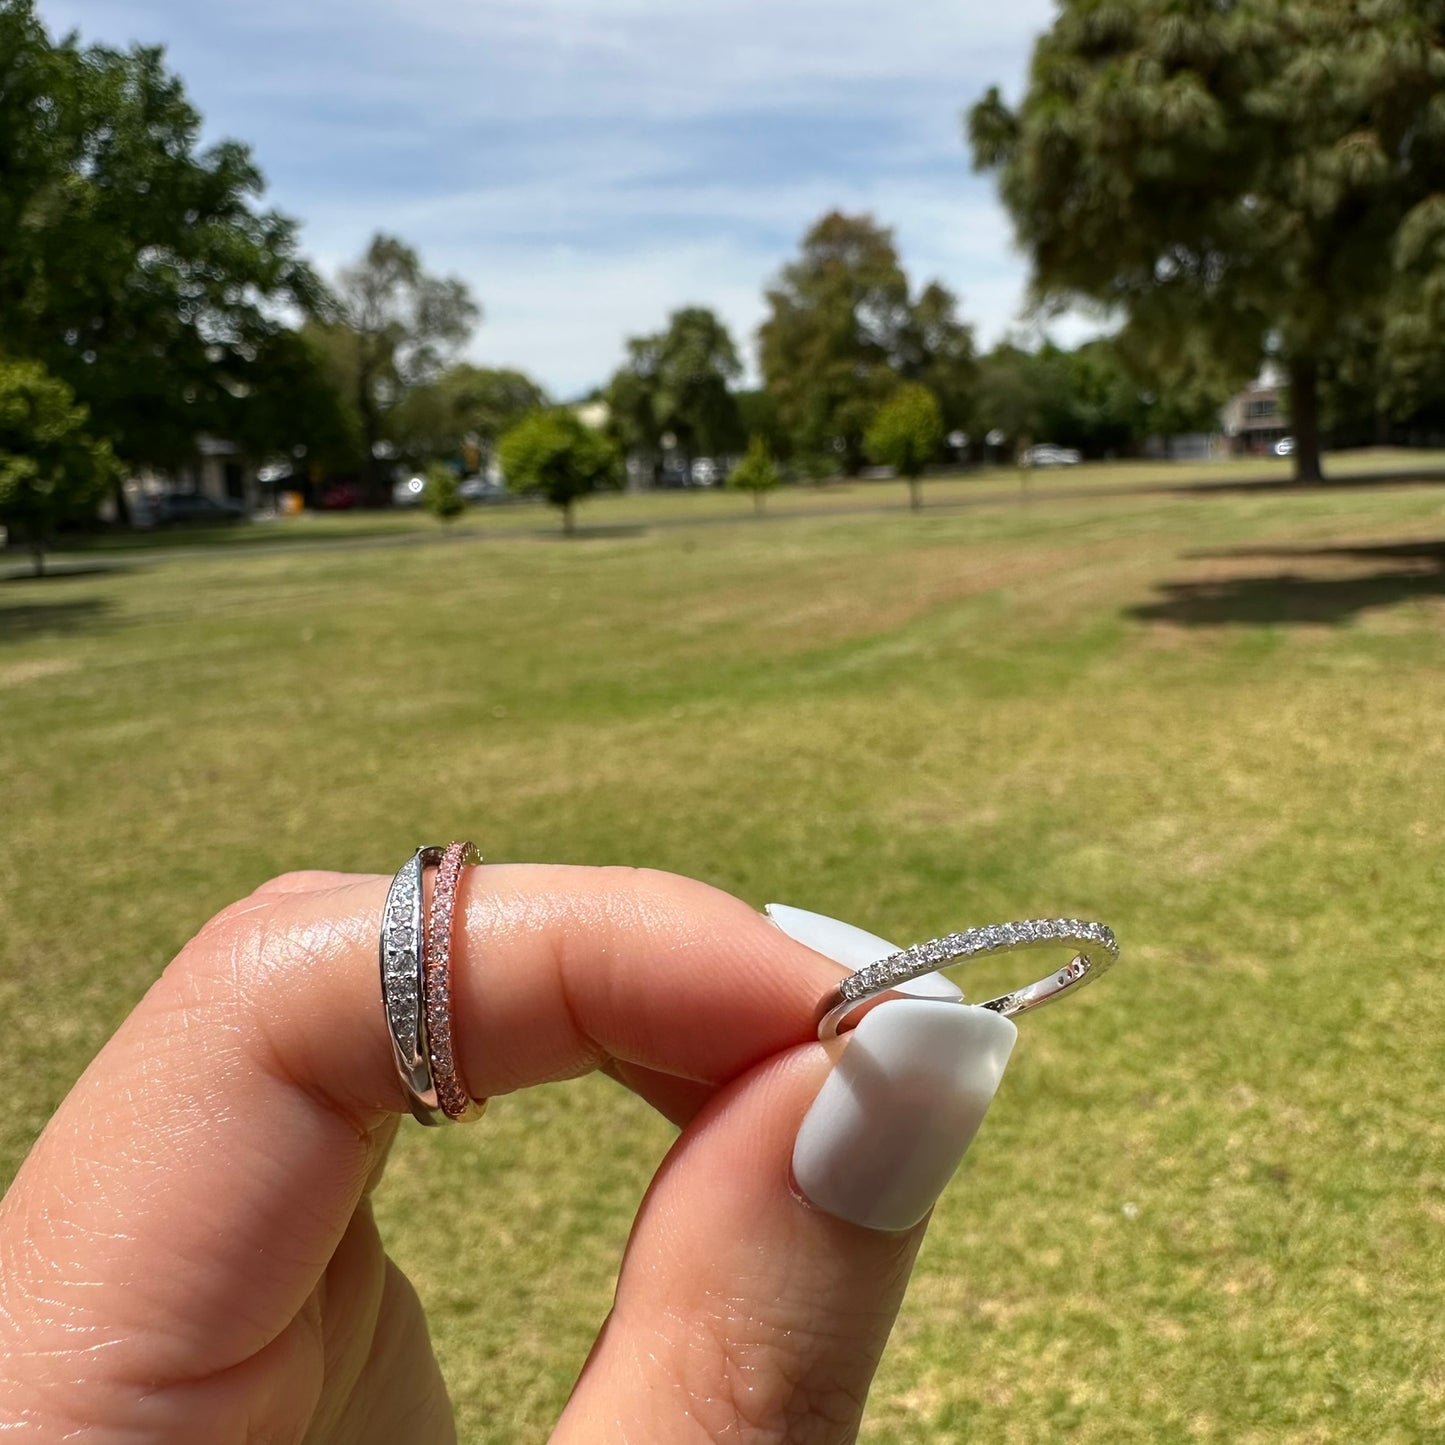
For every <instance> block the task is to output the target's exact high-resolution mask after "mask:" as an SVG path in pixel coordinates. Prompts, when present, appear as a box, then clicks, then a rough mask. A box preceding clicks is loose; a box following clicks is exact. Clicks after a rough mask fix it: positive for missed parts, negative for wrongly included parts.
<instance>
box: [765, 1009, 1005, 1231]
mask: <svg viewBox="0 0 1445 1445" xmlns="http://www.w3.org/2000/svg"><path fill="white" fill-rule="evenodd" d="M844 1037H845V1042H844V1045H843V1050H842V1054H841V1056H840V1057H839V1059H838V1061H837V1063H835V1064H834V1066H833V1070H832V1072H831V1073H830V1074H829V1075H828V1077H827V1079H826V1080H825V1081H824V1083H823V1087H822V1089H820V1090H819V1092H818V1097H817V1098H816V1099H815V1100H814V1101H813V1104H812V1106H811V1107H810V1108H809V1110H808V1112H807V1114H806V1115H804V1117H803V1125H802V1128H801V1129H799V1131H798V1139H797V1143H796V1144H795V1145H794V1148H793V1177H794V1178H795V1179H796V1180H797V1182H798V1187H799V1188H800V1189H801V1190H802V1191H803V1193H804V1194H805V1195H806V1196H807V1197H808V1198H809V1199H810V1200H811V1201H812V1202H813V1203H814V1204H816V1205H817V1206H818V1208H819V1209H822V1210H825V1211H826V1212H827V1213H829V1214H833V1215H836V1216H837V1217H838V1218H839V1219H846V1220H848V1221H849V1222H850V1223H853V1224H861V1225H863V1226H865V1227H866V1228H868V1229H888V1230H894V1229H908V1228H911V1227H912V1226H913V1225H915V1224H917V1223H918V1221H919V1220H920V1219H922V1218H923V1216H924V1215H925V1214H927V1213H928V1211H929V1210H930V1209H931V1208H932V1207H933V1205H934V1203H935V1201H936V1200H937V1199H938V1196H939V1195H940V1194H942V1193H943V1188H944V1186H945V1185H946V1184H947V1183H948V1181H949V1179H951V1178H952V1177H953V1172H954V1170H955V1169H957V1168H958V1165H959V1162H960V1161H961V1160H962V1159H963V1156H964V1155H965V1154H966V1153H967V1152H968V1146H969V1145H970V1144H971V1143H972V1142H973V1136H974V1135H975V1134H977V1133H978V1128H979V1125H980V1124H982V1123H983V1116H984V1115H985V1114H987V1113H988V1106H989V1104H990V1103H991V1102H992V1101H993V1096H994V1094H995V1092H996V1091H997V1090H998V1085H999V1080H1000V1079H1002V1078H1003V1071H1004V1069H1005V1067H1006V1066H1007V1064H1008V1061H1009V1055H1010V1054H1011V1053H1012V1052H1013V1046H1014V1040H1015V1039H1017V1038H1018V1030H1017V1029H1016V1028H1015V1027H1014V1025H1013V1023H1012V1022H1011V1021H1010V1020H1008V1019H1006V1018H1004V1017H1003V1016H1002V1015H1001V1014H996V1013H994V1012H993V1011H992V1010H990V1009H984V1008H972V1007H969V1006H968V1005H962V1006H958V1007H952V1008H944V1007H942V1006H940V1005H939V1004H938V1003H936V1002H932V1001H925V1000H922V999H890V1000H888V1001H886V1002H884V1003H881V1004H879V1005H878V1006H877V1007H876V1008H874V1009H872V1010H870V1011H869V1012H868V1013H867V1014H865V1015H864V1016H863V1018H862V1019H861V1020H860V1021H859V1023H858V1027H857V1028H855V1029H854V1030H853V1031H852V1033H850V1034H847V1035H845V1036H844Z"/></svg>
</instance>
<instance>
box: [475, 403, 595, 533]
mask: <svg viewBox="0 0 1445 1445" xmlns="http://www.w3.org/2000/svg"><path fill="white" fill-rule="evenodd" d="M497 451H498V457H499V459H500V461H501V464H502V471H503V473H504V474H505V476H506V478H507V486H508V488H509V489H510V490H512V491H514V492H520V493H522V494H524V495H525V494H530V495H533V496H540V497H543V498H545V499H546V500H547V502H548V503H550V504H551V505H552V506H554V507H558V508H560V509H561V512H562V529H563V531H565V532H566V533H568V535H571V534H572V533H573V532H575V531H576V529H577V521H576V513H575V509H576V504H577V502H578V501H579V500H580V499H581V498H583V497H586V496H590V495H591V494H592V493H593V492H598V491H605V490H608V489H611V488H617V487H620V486H621V485H622V481H623V469H622V458H621V457H620V456H619V455H618V453H617V449H616V447H615V446H613V444H612V441H611V440H610V438H608V437H606V436H604V435H603V434H602V433H601V432H597V431H593V430H592V428H591V427H589V426H586V425H584V424H583V423H582V422H581V421H580V420H578V418H577V415H576V413H574V412H572V411H569V410H567V409H566V408H564V407H558V408H556V409H554V410H552V411H538V412H533V413H532V415H531V416H528V417H525V418H523V420H521V421H520V422H518V423H517V425H516V426H514V427H513V428H512V429H511V431H509V432H508V433H507V434H506V435H505V436H504V437H503V438H502V441H501V445H500V446H499V447H498V449H497Z"/></svg>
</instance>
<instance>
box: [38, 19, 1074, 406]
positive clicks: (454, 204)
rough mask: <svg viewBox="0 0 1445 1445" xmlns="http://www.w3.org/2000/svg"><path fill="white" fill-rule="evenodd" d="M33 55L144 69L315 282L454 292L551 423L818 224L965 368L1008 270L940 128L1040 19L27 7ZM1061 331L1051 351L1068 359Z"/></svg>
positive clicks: (956, 117)
mask: <svg viewBox="0 0 1445 1445" xmlns="http://www.w3.org/2000/svg"><path fill="white" fill-rule="evenodd" d="M39 8H40V12H41V14H42V15H43V16H44V17H45V19H46V21H47V22H48V23H49V25H50V26H51V28H52V30H54V31H57V32H61V31H66V30H69V29H71V28H75V29H78V30H79V31H80V32H81V34H82V36H83V37H84V38H86V39H88V40H99V41H105V42H107V43H112V44H123V43H129V42H131V41H134V40H142V41H145V42H148V43H161V44H164V45H165V46H166V47H167V48H168V50H169V52H170V60H171V64H172V65H173V66H174V68H175V69H176V70H178V71H179V72H180V74H181V75H182V76H183V77H184V78H185V81H186V84H187V86H188V88H189V91H190V93H191V96H192V98H193V99H194V101H195V102H196V104H197V105H198V106H199V107H200V109H201V110H202V111H203V112H204V114H205V116H206V120H207V129H208V134H209V135H211V136H214V137H219V136H222V135H226V136H234V137H236V138H238V139H240V140H243V141H245V142H247V143H248V144H249V145H250V146H251V147H252V149H253V150H254V152H255V154H256V157H257V160H258V161H259V163H260V165H261V167H262V169H263V170H264V171H265V173H266V176H267V178H268V180H269V181H270V190H269V192H268V196H267V199H268V202H269V203H270V204H272V205H274V206H276V207H278V208H280V209H281V210H284V211H286V212H288V213H289V214H291V215H293V216H295V217H296V218H297V219H299V220H300V221H301V222H302V223H303V226H304V231H303V235H304V242H305V246H306V249H307V251H308V253H309V254H310V255H311V256H312V257H313V258H314V259H315V260H316V261H317V262H318V263H319V264H320V265H321V266H322V267H323V268H324V269H325V270H327V271H328V272H332V271H334V269H335V268H336V267H337V266H338V265H340V264H342V263H344V262H346V261H347V260H349V259H351V258H352V257H354V256H355V255H357V254H358V253H359V252H360V251H361V249H362V248H363V247H364V245H365V244H366V241H367V240H368V238H369V237H370V236H371V234H372V233H373V232H375V231H376V230H378V229H382V230H387V231H390V232H393V233H395V234H397V235H400V236H402V237H404V238H405V239H406V240H407V241H409V242H411V243H412V244H413V245H415V246H416V247H417V248H418V249H419V250H420V251H421V253H422V255H423V258H424V260H425V262H426V263H427V265H428V266H429V268H430V269H432V270H435V271H441V272H446V273H449V274H455V275H460V276H462V277H463V278H465V280H466V281H467V282H468V283H469V285H470V286H471V287H472V289H473V291H474V293H475V294H476V296H477V297H478V298H479V299H480V301H481V302H482V305H483V308H484V312H485V317H484V321H483V324H482V327H481V329H480V330H479V331H478V333H477V338H476V340H475V342H474V343H473V345H472V347H471V354H472V355H473V356H474V357H475V358H476V359H477V360H479V361H482V362H486V363H491V364H496V365H512V366H520V367H522V368H523V369H524V370H527V371H529V372H531V373H532V374H533V375H535V376H536V377H538V378H539V379H540V380H541V381H542V382H543V383H544V384H545V385H547V386H548V387H549V388H550V389H551V390H552V391H554V392H555V393H556V394H558V395H559V396H569V395H573V394H578V393H580V392H582V391H584V390H585V389H586V388H588V387H590V386H592V385H595V384H598V383H600V382H602V381H604V380H605V379H606V377H607V376H608V375H609V374H610V372H611V371H612V370H613V369H614V368H615V367H616V365H617V364H618V362H619V360H620V358H621V355H622V349H623V340H624V338H625V337H626V336H627V335H630V334H634V335H635V334H638V333H640V332H643V331H649V330H654V329H656V328H657V327H658V326H660V325H661V324H662V322H663V321H664V319H665V317H666V315H667V313H668V311H669V310H671V309H672V308H674V307H677V306H681V305H685V304H689V303H700V304H703V305H709V306H712V307H714V308H715V309H716V310H717V311H718V312H719V313H720V314H721V315H722V316H723V317H724V318H725V319H726V321H727V322H728V323H729V325H730V326H731V327H732V328H733V331H734V335H735V336H736V337H737V339H738V341H739V343H740V345H742V346H743V347H744V349H745V350H746V351H747V352H748V354H749V356H750V357H751V354H752V351H753V343H752V335H753V332H754V331H755V329H756V327H757V324H758V322H759V321H760V320H761V319H762V316H763V312H764V305H763V299H762V293H763V288H764V286H765V285H766V284H767V282H768V280H769V279H770V278H771V276H772V275H773V274H774V273H775V272H776V271H777V269H778V267H779V266H780V265H781V264H782V263H783V262H784V261H785V260H786V259H787V258H788V257H789V256H790V255H791V254H792V253H794V252H795V251H796V249H797V245H798V242H799V240H800V238H801V237H802V234H803V232H804V231H805V230H806V229H807V227H808V225H809V224H810V223H811V222H812V221H813V220H815V219H816V218H817V217H818V216H819V215H821V214H822V213H823V212H824V211H826V210H828V209H830V208H833V207H838V208H841V209H844V210H849V211H862V210H867V211H871V212H873V214H874V215H876V216H877V217H878V219H879V220H880V221H882V222H883V223H884V224H886V225H889V226H892V227H893V228H894V230H895V233H896V236H897V240H898V245H899V249H900V251H901V253H902V256H903V260H904V264H905V266H906V267H907V269H908V272H909V274H910V276H911V277H912V278H913V280H914V282H915V284H921V283H922V282H923V281H925V280H927V279H929V278H931V277H938V278H940V279H942V280H943V281H944V282H945V283H946V284H947V285H948V286H950V287H952V288H953V289H954V290H955V291H956V292H958V293H959V295H960V296H961V297H962V299H963V309H964V313H965V315H966V316H967V317H968V319H969V320H971V321H973V322H974V324H975V325H976V327H977V328H978V332H979V336H980V339H981V340H983V341H984V342H990V341H992V340H994V339H996V338H997V337H998V336H999V335H1000V334H1001V333H1002V332H1004V331H1005V330H1006V329H1009V328H1010V327H1011V326H1012V325H1014V324H1015V322H1016V317H1017V315H1018V312H1019V309H1020V307H1021V305H1022V303H1023V297H1024V286H1025V279H1026V270H1025V266H1024V263H1023V261H1022V259H1021V258H1020V257H1019V256H1018V255H1017V254H1016V253H1015V252H1014V249H1013V247H1012V244H1011V238H1010V230H1009V225H1008V221H1007V219H1006V217H1005V215H1004V214H1003V211H1002V209H1001V208H1000V207H999V205H998V202H997V200H996V199H995V197H994V192H993V185H992V182H991V180H990V179H988V178H986V177H978V176H974V175H973V174H972V173H971V170H970V167H969V162H968V154H967V150H966V148H965V145H964V142H963V139H962V132H961V129H960V113H961V111H962V110H963V108H964V107H965V106H966V105H967V104H969V103H970V102H971V101H972V100H973V99H974V98H975V97H976V96H978V95H979V94H981V93H982V91H983V90H984V89H985V88H986V87H987V86H988V85H989V84H992V83H994V82H997V83H999V84H1001V85H1003V87H1004V89H1005V91H1006V92H1007V93H1010V94H1016V93H1017V92H1018V91H1019V89H1020V88H1021V86H1022V83H1023V78H1024V75H1025V71H1026V67H1027V63H1028V55H1029V49H1030V46H1031V43H1032V40H1033V37H1034V36H1035V34H1036V33H1037V32H1038V31H1039V30H1040V29H1042V28H1043V27H1044V26H1046V25H1047V23H1048V21H1049V18H1050V15H1051V13H1052V4H1051V0H1011V3H1004V4H999V3H997V0H905V3H902V4H895V5H884V4H880V3H879V0H246V3H242V4H236V5H213V4H209V3H206V0H39ZM1079 330H1080V324H1079V323H1077V322H1070V321H1068V320H1065V322H1063V323H1062V324H1061V326H1059V327H1056V328H1055V334H1060V333H1062V334H1063V335H1064V336H1065V337H1069V336H1072V335H1075V334H1077V333H1078V332H1079Z"/></svg>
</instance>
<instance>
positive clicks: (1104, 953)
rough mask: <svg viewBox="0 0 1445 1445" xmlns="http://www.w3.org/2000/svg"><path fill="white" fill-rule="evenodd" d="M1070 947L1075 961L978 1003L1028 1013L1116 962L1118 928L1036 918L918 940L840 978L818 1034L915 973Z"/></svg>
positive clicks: (821, 1010) (821, 1012)
mask: <svg viewBox="0 0 1445 1445" xmlns="http://www.w3.org/2000/svg"><path fill="white" fill-rule="evenodd" d="M1061 946H1063V947H1067V948H1071V949H1073V950H1074V956H1073V958H1072V959H1071V960H1070V962H1069V963H1067V964H1065V965H1064V967H1063V968H1061V969H1058V970H1057V971H1056V972H1054V973H1051V974H1049V975H1048V976H1047V977H1046V978H1041V979H1040V980H1039V981H1038V982H1037V983H1031V984H1027V985H1025V986H1024V987H1023V988H1019V989H1015V990H1014V991H1013V992H1012V993H1005V994H1000V995H999V996H998V997H997V998H991V999H986V1000H985V1001H984V1002H983V1003H981V1004H979V1005H978V1007H980V1008H986V1009H992V1010H993V1011H994V1012H995V1013H1000V1014H1004V1015H1005V1016H1010V1015H1013V1014H1021V1013H1026V1012H1028V1010H1029V1009H1035V1008H1039V1007H1041V1006H1042V1005H1044V1004H1046V1003H1051V1002H1052V1001H1053V1000H1054V999H1056V998H1059V997H1060V996H1061V995H1063V994H1066V993H1068V992H1069V990H1070V989H1075V988H1079V987H1080V986H1081V985H1083V984H1086V983H1088V982H1089V981H1090V980H1091V979H1094V978H1097V977H1098V976H1099V975H1100V974H1101V973H1103V972H1105V971H1106V970H1107V969H1109V968H1111V967H1113V965H1114V964H1115V963H1116V962H1117V961H1118V958H1119V945H1118V943H1116V942H1115V940H1114V933H1113V930H1112V929H1109V928H1106V927H1105V926H1104V925H1103V924H1102V923H1084V922H1081V921H1080V920H1079V919H1077V918H1033V919H1028V920H1026V921H1024V922H1021V923H995V924H991V925H989V927H987V928H970V929H966V930H965V931H964V932H962V933H950V934H948V935H946V936H945V937H943V938H933V939H930V940H929V941H928V942H927V943H915V944H914V945H913V947H912V948H905V949H904V950H903V951H902V952H901V953H895V954H892V955H890V956H889V957H888V958H882V959H879V960H878V962H877V963H870V964H869V965H868V966H867V968H861V969H859V970H858V972H857V973H855V974H851V975H850V976H849V977H847V978H845V979H840V980H839V982H838V983H837V984H835V985H834V986H833V987H832V988H831V989H829V990H828V992H827V994H825V995H824V997H823V1000H822V1002H821V1003H820V1004H819V1006H818V1037H819V1038H820V1039H832V1038H836V1037H837V1035H838V1026H839V1025H840V1024H841V1023H842V1022H843V1020H844V1019H845V1018H846V1017H847V1016H848V1015H849V1014H850V1013H852V1012H853V1010H854V1009H856V1008H858V1007H859V1006H860V1005H862V1004H864V1003H866V1002H867V1001H868V1000H869V999H871V998H876V997H877V996H878V995H879V994H884V993H887V992H888V991H889V990H890V989H894V988H897V987H898V985H899V984H901V983H906V982H907V981H908V980H909V979H911V978H920V977H921V976H922V975H923V974H925V973H935V972H937V971H938V970H939V969H941V968H946V967H947V966H948V965H949V964H951V963H967V962H969V961H970V960H972V959H975V958H986V957H988V956H989V955H991V954H995V953H1016V952H1019V951H1021V950H1023V949H1035V948H1059V947H1061Z"/></svg>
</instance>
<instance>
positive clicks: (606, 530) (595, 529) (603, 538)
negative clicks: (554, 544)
mask: <svg viewBox="0 0 1445 1445" xmlns="http://www.w3.org/2000/svg"><path fill="white" fill-rule="evenodd" d="M538 535H539V536H547V537H551V538H553V539H554V540H556V541H558V542H615V541H616V540H617V539H618V538H619V537H645V536H647V528H646V527H644V526H641V525H639V524H638V523H636V522H615V523H613V522H604V523H602V524H601V525H599V526H592V527H589V526H586V525H585V524H582V523H579V524H578V526H577V530H576V531H575V532H557V531H551V530H549V531H547V532H545V533H539V534H538Z"/></svg>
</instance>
